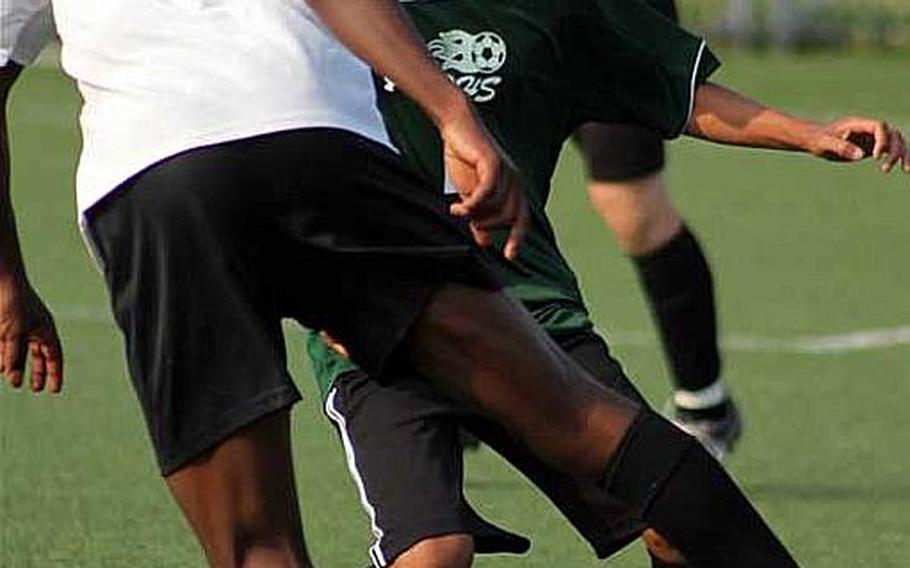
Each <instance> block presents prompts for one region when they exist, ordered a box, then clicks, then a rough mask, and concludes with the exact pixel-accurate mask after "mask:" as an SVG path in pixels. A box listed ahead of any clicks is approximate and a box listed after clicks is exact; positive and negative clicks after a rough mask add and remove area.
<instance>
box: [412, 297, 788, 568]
mask: <svg viewBox="0 0 910 568" xmlns="http://www.w3.org/2000/svg"><path fill="white" fill-rule="evenodd" d="M405 349H406V351H407V352H408V353H409V355H410V357H411V358H412V360H413V361H414V363H415V365H416V366H417V368H418V369H420V370H421V372H423V373H424V374H426V376H428V377H431V378H432V379H433V380H434V382H435V384H437V385H439V386H440V388H442V389H444V390H446V391H447V392H449V393H450V394H451V395H452V396H454V397H456V398H459V399H461V400H463V401H466V402H467V403H468V404H469V405H470V406H472V407H474V408H477V409H479V410H480V411H481V413H482V414H484V415H486V416H488V417H490V418H491V419H493V420H494V421H496V422H498V423H499V424H501V425H503V426H504V427H505V428H506V429H507V430H508V431H509V432H511V433H512V435H514V436H515V437H516V438H517V439H518V440H519V441H520V442H521V443H523V444H526V445H527V447H528V448H529V449H530V450H531V451H532V452H533V453H534V454H535V455H537V456H540V457H541V458H542V459H544V460H545V461H546V462H548V463H549V464H550V465H551V466H553V467H555V468H557V469H561V470H563V471H565V472H566V473H568V474H569V475H571V476H572V477H575V478H577V479H579V480H580V481H582V482H585V483H598V484H599V485H600V486H601V487H603V488H604V489H605V490H606V491H607V492H608V493H610V494H612V495H614V496H615V497H616V498H617V499H619V500H620V501H621V502H623V503H624V504H625V505H626V506H628V507H629V509H630V510H631V511H632V515H633V516H635V517H637V518H640V519H641V520H642V521H643V522H644V523H645V524H646V525H647V526H648V527H651V528H654V529H655V530H657V531H658V532H659V533H660V534H661V535H663V536H665V537H666V538H667V540H668V541H669V542H670V543H672V545H673V546H674V547H676V548H678V549H679V550H680V551H681V552H682V553H683V554H684V555H685V557H686V558H687V559H689V561H691V562H692V563H693V564H694V565H696V566H697V565H699V564H701V563H703V564H704V565H708V566H739V567H743V568H746V567H756V568H757V567H759V566H761V567H769V566H787V567H790V566H794V565H795V563H794V561H793V560H792V558H791V557H790V556H789V554H788V553H787V551H786V549H785V548H784V547H783V546H782V544H781V543H780V542H779V541H778V540H777V538H776V537H775V536H774V534H773V533H772V532H771V531H770V529H769V528H768V527H767V525H766V524H765V523H764V521H763V520H762V519H761V517H760V515H759V514H758V513H757V512H756V511H755V510H754V509H753V508H752V506H751V504H750V503H749V502H748V500H747V499H746V498H745V496H744V495H743V494H742V493H741V491H740V490H739V488H738V487H737V486H736V484H735V483H734V482H733V481H732V480H731V479H730V478H729V476H728V475H727V474H726V473H725V472H724V470H723V468H722V467H721V466H720V465H719V464H718V463H717V461H716V460H714V458H712V457H711V456H710V455H709V454H708V453H707V452H706V450H704V449H703V448H702V447H701V445H700V444H698V443H696V442H694V440H693V439H692V438H690V437H689V436H688V435H685V434H684V433H682V432H681V431H679V430H678V429H677V428H676V427H674V426H672V425H671V424H670V423H668V422H667V421H665V420H663V419H662V418H661V417H660V416H658V415H656V414H654V413H652V412H651V411H649V410H647V409H641V408H640V407H638V406H637V405H635V404H634V403H633V402H631V401H628V400H626V399H624V398H622V397H620V396H619V395H617V394H615V393H614V392H612V391H610V390H607V389H605V388H603V387H602V386H601V385H599V384H597V383H596V382H595V381H594V380H593V379H592V378H591V377H590V376H589V375H588V374H587V373H586V372H585V371H584V370H582V369H581V367H579V366H578V365H577V363H575V362H574V361H572V360H571V359H570V358H569V357H568V356H566V355H565V354H564V353H563V352H562V350H561V349H560V348H559V347H558V346H556V345H555V344H553V343H552V342H551V341H549V339H548V338H547V336H546V335H545V334H544V333H543V331H542V330H540V329H539V328H538V327H537V326H536V325H535V324H534V323H533V320H531V319H530V316H529V315H528V314H527V313H526V312H524V311H523V310H522V309H521V307H520V306H519V305H518V304H517V303H516V302H514V300H510V299H509V298H508V297H506V296H505V295H503V294H502V293H497V292H492V291H484V290H480V289H475V288H467V287H459V286H455V285H449V286H446V287H443V288H442V289H440V290H438V291H437V292H436V293H435V294H434V295H433V297H432V299H431V300H430V302H429V304H428V305H427V307H426V309H425V310H424V311H423V313H422V314H421V315H420V317H419V318H418V320H417V321H416V323H415V324H414V326H413V328H412V331H411V333H410V335H409V337H408V340H407V341H406V344H405Z"/></svg>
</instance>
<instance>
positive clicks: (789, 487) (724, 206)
mask: <svg viewBox="0 0 910 568" xmlns="http://www.w3.org/2000/svg"><path fill="white" fill-rule="evenodd" d="M906 69H907V60H906V58H900V57H897V56H890V57H884V58H883V57H879V56H853V57H839V58H833V57H813V58H810V59H805V58H804V59H793V58H789V57H773V58H751V57H746V56H742V55H738V56H731V57H729V58H728V60H727V66H726V68H725V71H723V73H722V74H721V75H720V78H721V79H722V80H724V81H726V82H729V83H730V84H732V85H734V86H737V87H740V88H742V89H745V90H748V91H750V92H752V93H753V94H755V95H756V96H758V97H761V98H764V99H767V100H772V101H776V102H778V103H780V104H781V105H782V106H784V107H787V108H792V109H794V110H800V111H804V112H811V113H812V114H814V115H816V116H821V117H831V116H835V115H837V114H838V113H839V112H842V111H848V110H849V111H852V112H868V113H873V114H876V115H883V116H893V117H895V121H896V122H898V123H901V124H903V125H904V126H910V116H908V114H910V113H908V111H907V108H906V96H905V93H906V92H907V91H908V89H910V78H908V75H907V73H906ZM76 108H77V102H76V97H75V94H74V92H73V90H72V88H71V87H70V86H69V85H68V84H67V83H66V82H65V81H64V80H62V79H60V78H59V76H58V75H57V74H56V72H55V71H53V70H49V69H36V70H33V71H30V72H29V73H27V75H26V76H25V78H24V79H23V82H22V83H21V85H20V86H18V87H17V90H16V92H15V93H14V102H13V105H12V108H11V112H12V130H13V134H14V144H13V152H14V164H15V165H14V167H15V171H14V183H15V187H16V189H15V201H16V204H17V209H18V211H19V214H20V215H19V221H20V227H21V232H22V234H23V239H24V247H25V249H26V254H27V258H28V265H29V269H30V273H31V276H32V279H33V281H34V282H35V284H36V285H37V286H38V287H39V289H40V290H41V291H42V293H43V294H44V295H45V296H46V298H47V300H48V302H49V303H50V304H51V306H52V307H53V308H54V309H55V310H56V311H57V312H58V313H59V320H60V321H59V323H60V327H61V330H62V332H63V335H64V340H65V342H66V355H67V358H68V359H67V364H68V367H67V374H68V380H69V383H68V387H67V391H66V394H65V396H64V397H62V398H59V399H53V400H49V399H48V400H45V399H36V398H35V397H32V396H31V395H29V394H27V393H17V392H13V391H11V390H9V389H8V388H5V387H3V388H0V566H2V567H7V566H9V567H20V566H48V565H60V566H185V565H199V564H201V560H200V555H199V552H198V550H197V548H196V545H195V543H194V541H193V540H192V538H191V537H190V535H189V533H188V532H187V530H186V529H185V525H184V522H183V521H182V519H181V517H180V515H179V513H178V511H177V509H176V507H175V506H174V505H173V504H172V503H171V501H170V500H169V497H168V496H167V494H166V492H165V491H164V488H163V485H162V483H161V481H160V479H159V478H158V477H157V475H156V473H155V468H154V466H153V462H152V457H151V452H150V449H149V445H148V443H147V441H146V437H145V433H144V428H143V425H142V421H141V419H140V415H139V408H138V404H137V403H136V401H135V399H134V397H133V395H132V393H131V392H130V390H129V387H128V381H127V378H126V373H125V368H124V363H123V355H122V347H121V343H120V339H119V336H118V334H117V332H116V330H115V329H114V327H113V325H112V324H111V323H110V322H109V321H100V322H99V321H97V319H98V318H97V314H98V313H101V314H104V313H105V296H104V293H103V289H102V285H101V280H100V278H99V276H98V275H97V273H96V272H95V271H94V269H93V268H92V266H91V264H90V262H89V261H88V258H87V255H86V254H85V252H84V251H83V247H82V243H81V239H80V237H79V235H78V232H77V230H76V224H75V212H74V205H73V195H72V171H73V167H74V162H75V158H76V156H75V148H76V143H77V142H76V139H77V135H76V129H75V122H74V112H75V110H76ZM151 118H153V117H150V119H151ZM873 170H874V168H873V166H872V165H871V164H866V165H861V166H858V167H847V166H832V165H828V164H825V163H821V162H814V161H812V160H810V159H808V158H802V157H790V156H783V155H777V154H770V153H759V152H741V151H734V150H728V149H723V148H718V147H712V146H708V145H705V144H702V143H695V142H682V143H678V144H676V145H675V146H674V148H673V151H672V163H671V167H670V174H669V177H670V179H671V181H672V184H673V186H674V188H675V189H674V194H675V197H676V199H677V201H678V203H679V205H680V207H681V208H682V209H683V211H684V212H685V214H686V217H687V218H688V219H689V221H690V224H691V225H692V226H693V227H694V228H695V229H697V231H698V233H699V234H700V235H701V236H702V237H703V240H704V241H705V244H706V245H707V248H708V250H709V253H710V256H711V258H712V259H713V261H714V265H715V268H716V272H717V281H718V290H719V297H720V309H721V315H722V323H723V328H724V330H725V331H726V332H730V333H734V332H735V333H740V334H742V333H750V334H761V335H765V336H773V337H783V338H786V337H792V336H795V335H800V334H821V333H840V332H848V331H852V330H857V329H867V328H876V327H889V326H900V325H907V324H910V296H908V294H907V293H906V285H907V282H908V281H910V263H908V262H907V251H908V247H910V232H908V230H907V226H908V224H907V222H906V217H907V212H908V211H910V193H908V190H910V179H908V178H903V179H899V178H898V177H896V176H892V177H891V178H885V177H883V176H880V175H876V172H875V171H873ZM579 171H580V170H579V167H578V162H577V159H576V157H575V156H574V155H572V154H571V153H569V154H567V155H566V157H565V159H564V162H563V164H562V169H561V173H560V178H559V180H560V182H559V186H560V188H559V189H558V190H557V192H556V194H557V196H556V200H555V202H554V204H553V207H552V212H553V214H554V217H555V219H556V224H557V225H558V226H559V227H560V231H559V233H560V238H561V240H562V241H563V243H564V245H565V246H566V248H567V249H568V251H569V253H570V257H571V259H572V260H573V261H575V262H576V263H577V265H578V267H579V272H580V275H581V278H582V281H583V284H584V287H585V290H586V293H587V297H588V299H589V301H590V303H591V305H592V307H593V309H594V314H595V317H596V319H597V321H598V322H599V323H600V324H601V326H602V327H603V328H605V329H606V330H607V331H608V332H609V330H611V329H615V330H620V331H623V332H628V331H635V332H646V333H649V334H651V333H652V332H651V331H650V330H651V326H650V322H649V320H648V316H647V313H646V311H645V307H644V304H643V303H642V300H641V296H640V293H639V291H638V288H637V286H636V285H635V281H634V276H633V274H632V272H631V270H630V268H629V265H628V263H627V262H626V261H624V260H623V259H622V258H621V256H620V255H619V254H618V252H617V250H616V248H615V246H613V244H612V243H611V241H610V238H609V237H608V235H607V234H606V233H605V231H604V230H603V229H601V227H600V225H599V221H598V220H597V219H596V218H595V217H594V215H593V214H592V213H590V212H589V211H588V209H587V206H586V204H585V201H584V194H583V192H582V190H581V182H582V180H581V177H580V175H579ZM289 337H290V344H291V349H292V353H293V359H294V362H293V370H294V372H295V374H296V376H297V377H298V378H299V383H300V385H301V388H303V389H304V390H305V391H306V392H307V394H308V400H307V402H305V403H303V404H301V405H300V406H299V408H298V410H297V412H296V423H295V424H296V426H295V430H296V458H297V464H298V470H299V476H300V484H301V498H302V502H303V507H304V511H305V515H306V527H307V533H308V537H309V541H310V546H311V548H312V552H313V555H314V557H315V559H316V561H317V562H318V565H319V566H327V567H347V566H362V565H364V564H365V563H366V556H365V546H366V544H367V543H368V542H369V537H370V535H369V529H368V523H367V521H366V518H365V516H364V515H363V514H362V512H361V511H360V509H359V504H358V500H357V498H356V494H355V491H354V488H353V485H352V484H351V483H350V482H349V481H348V479H347V477H346V473H345V469H344V465H343V458H342V455H341V452H340V450H339V448H338V447H337V444H336V442H335V439H334V437H333V435H332V433H331V431H330V429H329V427H328V425H327V423H326V421H325V420H324V419H323V418H322V416H321V413H320V411H319V405H318V403H317V402H316V399H315V397H314V396H313V389H312V388H311V385H310V383H309V379H308V377H307V374H306V371H305V366H304V365H303V363H302V350H301V349H299V347H300V339H301V335H300V334H299V332H298V331H296V330H292V331H291V332H290V334H289ZM617 351H618V353H619V354H620V356H621V357H622V358H623V360H624V361H625V362H626V364H627V366H628V368H629V370H630V372H631V373H632V374H633V375H634V376H635V377H640V378H641V384H642V386H643V389H644V390H645V392H647V393H648V394H649V395H650V396H651V397H652V398H653V400H654V401H655V402H658V403H661V402H662V400H663V398H664V397H665V396H666V391H667V387H666V379H665V376H666V371H665V368H664V366H663V362H662V360H661V357H660V354H659V352H658V350H657V348H656V346H655V345H653V344H652V345H645V346H639V347H635V346H628V345H625V344H621V345H620V346H619V347H618V348H617ZM726 362H727V366H726V374H727V376H728V377H729V380H730V382H731V384H733V385H734V387H735V389H736V392H737V393H738V395H739V396H740V398H741V400H742V402H743V406H744V407H745V410H746V412H747V420H748V431H747V437H746V439H745V441H744V443H743V445H742V447H741V449H740V451H739V452H738V453H737V454H736V455H735V456H734V458H733V460H732V462H731V468H732V470H733V472H734V473H735V474H736V476H737V477H738V478H739V479H740V481H741V482H742V484H743V486H744V488H745V489H746V491H747V492H748V493H749V494H750V495H751V496H752V497H753V498H754V499H755V502H756V503H757V505H758V506H759V507H760V509H761V510H762V511H763V512H764V513H765V514H766V515H767V516H768V518H769V519H770V521H771V522H772V523H773V525H774V526H775V527H776V528H777V530H778V531H779V533H780V534H781V536H782V537H783V539H784V540H785V541H786V542H787V543H788V544H789V545H791V546H792V548H793V550H794V552H795V553H796V555H797V557H798V558H799V559H800V560H801V561H802V562H803V563H804V564H805V565H806V566H824V567H826V568H838V567H844V568H847V567H849V568H856V567H861V566H869V567H876V568H884V567H899V566H905V565H906V558H907V557H908V556H910V513H908V511H910V480H908V478H907V473H908V472H910V457H908V455H910V453H908V450H907V448H908V445H910V437H908V435H907V432H908V431H910V416H908V413H907V412H906V410H905V406H906V404H907V402H906V401H907V400H908V395H910V387H908V386H907V383H906V378H907V377H908V376H910V348H908V347H893V348H889V349H882V350H873V351H866V352H860V353H854V354H841V355H823V356H820V355H815V356H812V355H771V354H744V353H739V352H731V353H728V356H727V360H726ZM468 488H469V491H470V495H471V499H472V501H473V502H474V503H475V504H476V505H477V506H478V508H480V509H481V510H482V511H484V512H485V513H487V514H489V515H490V516H491V517H492V518H494V519H496V520H500V521H502V522H505V523H507V524H509V525H510V526H512V527H514V528H516V529H518V530H520V531H524V532H527V533H528V534H529V535H531V536H533V537H534V540H535V547H534V551H533V553H532V554H531V555H530V556H529V557H527V558H526V559H524V560H516V559H512V558H506V557H501V558H495V559H483V560H480V561H479V562H478V565H480V566H490V567H498V566H503V567H505V566H517V565H524V566H539V567H553V566H595V565H597V562H595V561H594V560H593V559H592V558H591V556H590V555H589V553H588V551H587V549H586V548H585V546H584V545H583V543H581V542H580V541H579V539H578V538H577V537H576V536H575V535H574V534H573V533H572V532H571V531H570V530H569V529H567V528H566V526H565V524H564V523H563V522H561V520H560V519H559V518H558V517H557V516H556V515H555V514H554V513H553V512H552V511H550V509H549V508H548V506H547V505H546V504H545V503H544V502H543V501H542V500H541V499H539V498H538V497H536V496H535V495H534V493H533V491H532V490H530V489H529V488H528V486H527V485H526V484H525V483H524V482H522V481H520V480H519V479H518V478H516V477H515V476H514V475H513V474H512V473H511V472H509V471H508V470H507V468H505V467H504V466H502V465H501V464H500V463H499V461H498V460H497V459H495V458H494V457H493V456H491V455H489V454H488V453H485V452H484V453H480V454H479V455H476V456H471V457H470V458H469V478H468ZM615 565H616V566H621V567H639V566H645V561H644V557H643V555H642V554H641V552H640V551H639V550H638V549H637V548H632V549H630V550H629V551H628V552H627V553H626V554H625V555H623V556H622V557H621V558H620V559H619V560H617V561H616V562H615Z"/></svg>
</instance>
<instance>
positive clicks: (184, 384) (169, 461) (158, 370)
mask: <svg viewBox="0 0 910 568" xmlns="http://www.w3.org/2000/svg"><path fill="white" fill-rule="evenodd" d="M244 158H245V156H244V154H243V153H242V152H234V151H232V150H231V148H230V146H218V147H209V148H205V149H200V150H194V151H191V152H188V153H185V154H183V155H181V156H178V157H175V158H172V159H170V160H167V161H165V162H163V163H161V164H159V165H157V166H155V167H153V168H151V169H150V170H148V171H146V172H144V173H143V174H142V175H140V176H138V177H137V178H135V179H134V180H132V181H131V182H128V184H127V185H126V186H124V187H122V188H120V189H119V190H118V191H117V192H115V193H114V194H112V195H111V196H109V197H108V198H107V199H105V201H103V202H102V203H101V204H99V205H97V206H95V207H94V208H92V210H90V211H89V212H88V215H87V218H88V227H87V233H88V235H89V237H90V239H91V241H92V242H93V244H94V245H95V248H96V251H97V253H98V256H99V260H100V261H101V263H102V265H103V268H104V274H105V280H106V283H107V285H108V288H109V290H110V294H111V298H112V305H113V310H114V315H115V317H116V320H117V323H118V325H119V326H120V328H121V330H122V331H123V334H124V336H125V339H126V351H127V360H128V363H129V369H130V375H131V379H132V381H133V386H134V388H135V390H136V393H137V395H138V397H139V400H140V402H141V405H142V409H143V413H144V415H145V418H146V422H147V425H148V430H149V434H150V437H151V439H152V443H153V445H154V448H155V451H156V456H157V458H158V463H159V467H160V469H161V472H162V474H163V475H164V476H165V477H166V478H167V481H168V485H169V487H170V488H171V490H172V492H173V494H174V496H175V497H176V499H177V501H178V502H179V503H180V505H181V507H182V509H183V511H184V513H185V515H186V517H187V519H188V520H189V522H190V524H191V525H192V527H193V529H194V531H195V532H196V534H197V535H198V537H199V539H200V541H201V544H202V547H203V548H204V550H205V553H206V555H207V557H208V559H209V561H210V562H211V563H212V564H213V565H215V566H254V565H260V566H261V565H264V564H265V563H267V564H269V565H275V566H289V567H290V566H307V565H308V564H309V561H308V560H307V557H306V550H305V548H304V541H303V535H302V530H301V522H300V516H299V512H298V509H297V502H296V492H295V489H294V477H293V468H292V465H291V456H290V445H289V443H288V436H289V433H288V417H287V415H288V409H289V408H290V406H291V405H292V404H293V403H294V402H296V401H297V400H298V399H299V394H298V393H297V391H296V389H295V388H294V386H293V383H292V382H291V381H290V378H289V377H288V375H287V371H286V369H285V360H284V343H283V338H282V335H281V327H280V318H279V317H278V315H277V313H276V311H275V310H274V307H273V306H272V305H271V302H272V296H273V294H270V293H269V283H268V282H267V281H264V280H262V279H260V278H259V276H260V272H259V271H257V270H254V269H252V268H251V266H250V262H251V260H252V259H255V258H256V256H257V254H256V253H255V251H254V250H252V249H251V248H249V247H251V246H252V247H254V248H255V246H256V243H257V242H258V238H257V231H256V230H255V228H254V227H248V228H247V230H237V229H240V228H241V227H240V226H239V225H237V223H236V221H237V220H240V221H241V224H242V223H243V222H245V221H246V220H247V219H248V218H249V217H248V216H247V214H248V212H249V211H250V210H251V209H252V208H253V206H252V205H251V203H250V202H249V199H255V198H257V197H258V195H259V194H258V192H255V191H253V190H251V188H250V187H249V186H247V185H246V183H245V182H246V181H249V179H248V178H249V177H253V176H254V175H255V174H254V172H255V171H256V170H257V167H256V164H255V163H251V162H250V161H249V160H246V159H244ZM245 176H247V177H245ZM257 189H258V188H257Z"/></svg>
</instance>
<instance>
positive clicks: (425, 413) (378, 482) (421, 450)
mask: <svg viewBox="0 0 910 568" xmlns="http://www.w3.org/2000/svg"><path fill="white" fill-rule="evenodd" d="M325 410H326V415H327V416H328V417H329V419H330V420H331V421H332V423H333V424H334V425H335V427H336V429H337V430H338V433H339V437H340V439H341V442H342V445H343V446H344V451H345V457H346V460H347V464H348V469H349V471H350V473H351V476H352V478H353V479H354V482H355V485H356V486H357V490H358V492H359V493H360V500H361V503H362V505H363V506H364V509H365V510H366V512H367V514H368V515H369V517H370V524H371V527H372V531H373V536H374V541H373V543H372V545H371V546H370V548H369V556H370V561H371V562H372V564H373V565H374V566H376V567H377V568H381V567H384V566H392V567H395V568H412V567H413V568H463V567H467V566H470V565H471V561H472V559H473V556H474V551H475V549H477V550H479V551H481V552H513V553H520V552H524V551H525V550H527V548H528V542H527V541H526V540H525V539H523V538H521V537H518V536H516V535H513V534H510V533H507V532H505V531H503V530H501V529H499V528H497V527H495V526H493V525H492V524H490V523H488V522H486V521H484V520H483V519H482V518H481V517H480V516H479V515H478V514H477V513H476V512H475V511H474V510H473V508H472V507H471V506H470V505H469V504H468V502H467V500H466V499H465V497H464V493H463V479H462V478H463V465H462V454H461V451H460V448H459V444H458V428H457V427H458V420H457V413H456V412H454V411H453V409H452V404H451V403H450V402H449V401H447V400H445V399H444V398H442V397H440V396H439V395H438V394H437V393H435V392H434V391H433V390H432V388H431V387H430V385H429V384H428V383H427V382H426V381H423V380H418V379H417V378H415V377H412V376H408V375H404V376H401V377H396V380H395V381H394V382H393V383H391V384H387V385H384V384H380V383H379V382H378V381H376V380H372V379H370V378H369V377H368V376H367V374H366V373H364V372H363V371H350V372H347V373H344V374H342V375H341V376H339V377H338V378H337V379H336V381H335V384H334V386H333V388H332V390H331V391H330V392H329V395H328V397H327V398H326V404H325Z"/></svg>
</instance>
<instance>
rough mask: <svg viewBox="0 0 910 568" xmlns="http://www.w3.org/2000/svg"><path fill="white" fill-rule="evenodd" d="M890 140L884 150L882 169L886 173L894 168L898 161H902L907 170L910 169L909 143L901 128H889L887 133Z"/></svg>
mask: <svg viewBox="0 0 910 568" xmlns="http://www.w3.org/2000/svg"><path fill="white" fill-rule="evenodd" d="M887 137H888V142H887V145H886V146H885V147H884V148H883V150H882V155H881V157H882V160H883V161H882V171H883V172H885V173H888V172H890V171H891V170H892V169H894V166H896V165H897V164H898V163H902V164H903V166H904V170H905V171H910V167H908V166H910V164H908V156H907V143H906V142H905V141H904V137H903V135H902V134H901V133H900V131H899V130H889V131H888V133H887Z"/></svg>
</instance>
